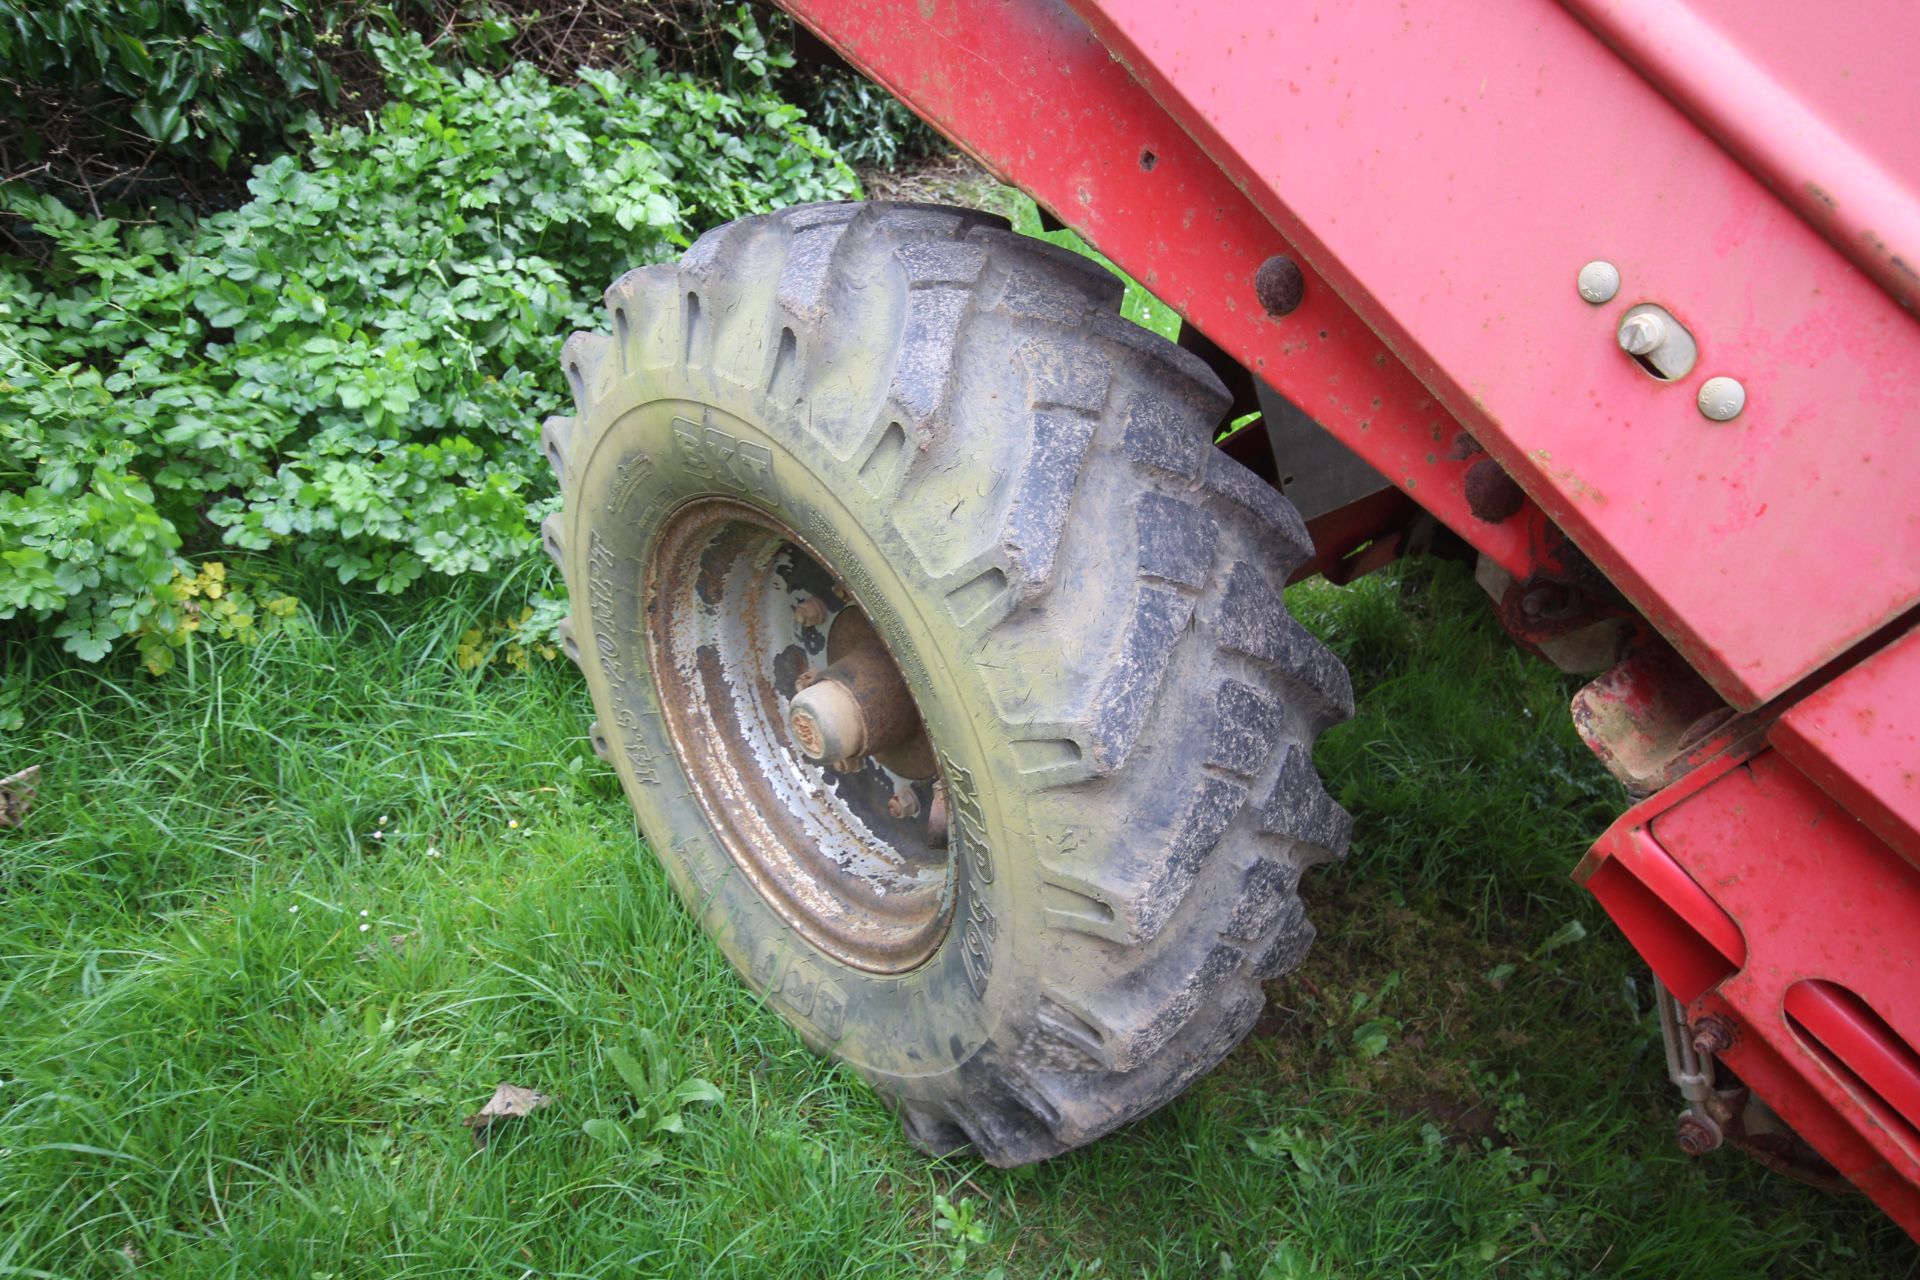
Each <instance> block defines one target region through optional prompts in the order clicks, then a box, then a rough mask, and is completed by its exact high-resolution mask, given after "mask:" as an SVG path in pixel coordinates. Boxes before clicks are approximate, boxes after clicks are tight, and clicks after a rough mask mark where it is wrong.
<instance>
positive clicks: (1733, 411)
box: [1700, 377, 1747, 422]
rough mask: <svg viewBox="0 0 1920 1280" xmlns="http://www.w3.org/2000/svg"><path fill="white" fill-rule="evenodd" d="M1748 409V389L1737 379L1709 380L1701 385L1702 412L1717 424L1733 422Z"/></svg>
mask: <svg viewBox="0 0 1920 1280" xmlns="http://www.w3.org/2000/svg"><path fill="white" fill-rule="evenodd" d="M1746 407H1747V389H1746V388H1745V387H1743V386H1741V385H1740V381H1739V379H1737V378H1725V377H1721V378H1708V379H1707V380H1706V381H1705V382H1703V383H1701V384H1700V412H1701V413H1703V414H1705V415H1706V416H1707V417H1709V418H1711V419H1712V420H1713V421H1715V422H1731V421H1733V420H1734V419H1735V418H1737V417H1739V416H1740V411H1741V410H1742V409H1744V408H1746Z"/></svg>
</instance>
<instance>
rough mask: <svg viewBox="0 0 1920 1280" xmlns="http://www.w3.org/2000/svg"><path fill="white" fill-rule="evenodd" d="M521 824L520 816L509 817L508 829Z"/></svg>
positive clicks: (510, 829)
mask: <svg viewBox="0 0 1920 1280" xmlns="http://www.w3.org/2000/svg"><path fill="white" fill-rule="evenodd" d="M519 825H520V819H518V818H508V819H507V830H509V831H512V830H513V829H514V828H516V827H518V826H519Z"/></svg>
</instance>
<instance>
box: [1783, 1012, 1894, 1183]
mask: <svg viewBox="0 0 1920 1280" xmlns="http://www.w3.org/2000/svg"><path fill="white" fill-rule="evenodd" d="M1782 1007H1783V1008H1784V1009H1785V1010H1786V1012H1787V1016H1788V1017H1789V1018H1791V1019H1793V1021H1794V1022H1795V1023H1796V1024H1798V1027H1799V1029H1800V1030H1802V1031H1803V1032H1805V1033H1806V1035H1807V1037H1809V1038H1811V1039H1813V1040H1814V1041H1815V1042H1816V1043H1818V1044H1819V1045H1820V1047H1822V1048H1823V1049H1825V1050H1827V1051H1828V1052H1829V1053H1831V1054H1832V1055H1833V1057H1834V1058H1835V1059H1837V1063H1836V1064H1835V1065H1837V1066H1838V1067H1839V1068H1840V1069H1842V1070H1844V1071H1846V1072H1848V1073H1850V1074H1851V1075H1853V1076H1854V1077H1856V1079H1857V1081H1858V1083H1859V1084H1860V1085H1862V1086H1864V1087H1865V1091H1867V1092H1868V1094H1869V1096H1870V1097H1871V1098H1872V1099H1874V1100H1876V1101H1884V1102H1886V1103H1887V1104H1888V1106H1889V1108H1890V1109H1891V1110H1892V1111H1893V1112H1894V1113H1895V1116H1888V1117H1885V1118H1884V1119H1883V1121H1882V1123H1884V1124H1888V1125H1889V1127H1891V1123H1892V1121H1893V1120H1894V1119H1895V1118H1896V1116H1897V1118H1898V1120H1899V1121H1900V1122H1901V1123H1904V1124H1905V1125H1906V1127H1907V1133H1906V1134H1905V1135H1904V1137H1905V1139H1906V1145H1907V1147H1908V1148H1909V1149H1910V1150H1916V1151H1920V1141H1916V1139H1915V1134H1914V1132H1913V1130H1914V1127H1915V1126H1916V1125H1920V1054H1916V1053H1915V1052H1914V1051H1913V1047H1912V1046H1911V1045H1908V1044H1906V1043H1904V1042H1903V1041H1902V1040H1901V1039H1900V1038H1899V1037H1898V1036H1897V1035H1895V1034H1894V1033H1893V1032H1892V1031H1890V1030H1889V1029H1888V1028H1887V1026H1886V1020H1885V1019H1884V1018H1881V1017H1880V1016H1879V1015H1878V1014H1876V1013H1875V1012H1874V1011H1873V1009H1872V1008H1870V1007H1869V1006H1868V1005H1867V1004H1866V1002H1865V1001H1863V1000H1861V999H1860V997H1858V996H1856V995H1854V994H1853V993H1852V992H1851V991H1848V990H1847V989H1846V988H1844V987H1840V986H1837V985H1835V984H1834V983H1831V982H1827V981H1825V980H1824V979H1821V978H1806V979H1803V980H1802V981H1799V982H1796V983H1794V984H1793V985H1792V986H1791V987H1788V988H1787V997H1786V1001H1785V1003H1784V1005H1783V1006H1782ZM1842 1078H1843V1079H1844V1077H1842Z"/></svg>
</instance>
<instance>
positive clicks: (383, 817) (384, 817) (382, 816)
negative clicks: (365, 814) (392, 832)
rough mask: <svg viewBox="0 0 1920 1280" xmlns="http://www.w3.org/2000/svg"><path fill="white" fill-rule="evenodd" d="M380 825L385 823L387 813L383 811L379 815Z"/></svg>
mask: <svg viewBox="0 0 1920 1280" xmlns="http://www.w3.org/2000/svg"><path fill="white" fill-rule="evenodd" d="M380 825H381V826H383V827H384V826H386V825H387V815H386V814H384V813H383V814H381V815H380Z"/></svg>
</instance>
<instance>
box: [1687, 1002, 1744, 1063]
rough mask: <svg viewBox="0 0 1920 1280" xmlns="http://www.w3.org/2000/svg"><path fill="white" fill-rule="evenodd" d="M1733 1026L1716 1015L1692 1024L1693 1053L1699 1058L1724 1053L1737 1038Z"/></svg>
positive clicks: (1709, 1015) (1713, 1014)
mask: <svg viewBox="0 0 1920 1280" xmlns="http://www.w3.org/2000/svg"><path fill="white" fill-rule="evenodd" d="M1737 1034H1738V1033H1737V1032H1735V1030H1734V1027H1733V1024H1732V1023H1731V1022H1729V1021H1727V1020H1726V1019H1725V1018H1723V1017H1721V1016H1720V1015H1719V1014H1717V1013H1709V1014H1707V1015H1706V1016H1705V1017H1703V1018H1701V1019H1700V1020H1699V1021H1698V1022H1696V1023H1694V1024H1693V1051H1694V1052H1695V1053H1697V1054H1699V1055H1700V1056H1701V1057H1703V1058H1704V1057H1706V1056H1707V1055H1708V1054H1711V1053H1725V1052H1726V1051H1727V1050H1728V1049H1731V1048H1733V1042H1734V1040H1735V1039H1736V1037H1737Z"/></svg>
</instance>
